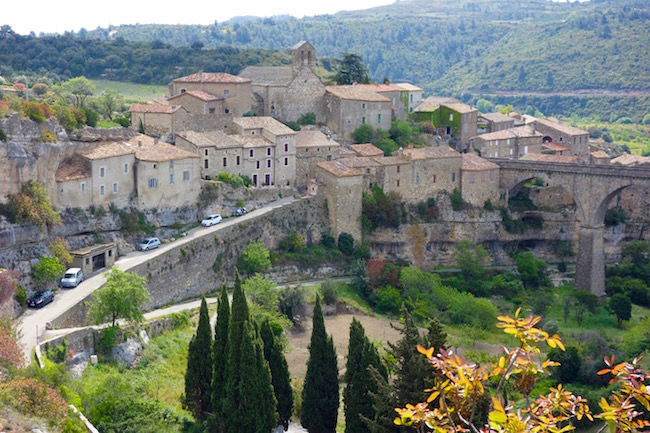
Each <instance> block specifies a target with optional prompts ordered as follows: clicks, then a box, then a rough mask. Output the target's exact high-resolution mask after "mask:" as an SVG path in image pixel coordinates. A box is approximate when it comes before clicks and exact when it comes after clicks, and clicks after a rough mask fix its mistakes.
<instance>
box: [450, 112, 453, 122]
mask: <svg viewBox="0 0 650 433" xmlns="http://www.w3.org/2000/svg"><path fill="white" fill-rule="evenodd" d="M453 120H454V113H449V121H450V122H452V121H453Z"/></svg>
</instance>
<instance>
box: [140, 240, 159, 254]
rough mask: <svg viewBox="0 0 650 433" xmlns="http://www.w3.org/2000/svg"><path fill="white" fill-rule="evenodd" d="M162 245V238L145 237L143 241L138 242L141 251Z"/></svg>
mask: <svg viewBox="0 0 650 433" xmlns="http://www.w3.org/2000/svg"><path fill="white" fill-rule="evenodd" d="M159 246H160V239H158V238H145V239H144V240H143V241H142V242H140V243H139V244H138V249H139V250H140V251H148V250H153V249H154V248H158V247H159Z"/></svg>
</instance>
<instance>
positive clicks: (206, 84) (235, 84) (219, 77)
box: [167, 72, 252, 117]
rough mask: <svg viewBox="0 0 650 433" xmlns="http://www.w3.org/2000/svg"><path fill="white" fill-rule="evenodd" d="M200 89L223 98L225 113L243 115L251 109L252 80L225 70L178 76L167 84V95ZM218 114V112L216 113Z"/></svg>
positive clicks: (170, 96)
mask: <svg viewBox="0 0 650 433" xmlns="http://www.w3.org/2000/svg"><path fill="white" fill-rule="evenodd" d="M190 91H194V92H196V91H200V92H205V93H209V94H210V95H214V96H218V97H221V98H223V114H228V115H230V116H235V117H237V116H243V115H244V113H247V112H249V111H251V95H252V82H251V80H250V79H248V78H243V77H237V76H235V75H230V74H227V73H224V72H219V73H213V72H197V73H196V74H191V75H187V76H185V77H180V78H176V79H175V80H173V81H172V82H171V83H169V85H168V86H167V97H168V99H169V98H173V97H174V96H177V95H180V94H182V93H186V92H190ZM215 114H218V113H215Z"/></svg>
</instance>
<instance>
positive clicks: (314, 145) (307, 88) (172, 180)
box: [0, 41, 650, 294]
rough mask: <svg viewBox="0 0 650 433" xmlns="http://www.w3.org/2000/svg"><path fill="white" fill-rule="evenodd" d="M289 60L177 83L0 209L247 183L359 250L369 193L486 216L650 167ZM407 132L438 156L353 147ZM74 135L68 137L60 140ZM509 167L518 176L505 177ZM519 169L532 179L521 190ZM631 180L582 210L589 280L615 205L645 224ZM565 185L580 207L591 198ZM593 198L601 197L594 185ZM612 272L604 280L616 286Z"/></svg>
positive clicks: (14, 177) (534, 128)
mask: <svg viewBox="0 0 650 433" xmlns="http://www.w3.org/2000/svg"><path fill="white" fill-rule="evenodd" d="M291 54H292V64H291V66H279V67H258V66H250V67H247V68H246V69H244V70H243V71H242V72H241V73H240V74H239V76H234V75H230V74H227V73H205V72H197V73H195V74H192V75H188V76H185V77H180V78H177V79H174V80H173V81H172V82H171V83H169V85H168V89H167V94H166V95H165V97H164V98H159V99H157V100H154V101H151V102H150V103H147V104H133V105H132V106H131V108H130V110H129V111H130V113H131V117H132V129H128V130H125V131H123V132H121V134H122V136H121V137H119V138H118V139H116V138H115V137H108V138H102V137H100V138H96V139H95V140H88V141H90V142H85V143H81V144H80V145H78V146H76V147H70V148H61V149H57V150H56V152H54V151H53V152H52V153H51V154H50V155H49V157H48V158H47V159H48V162H47V164H46V167H47V168H43V167H40V168H34V167H33V165H30V164H22V165H20V166H15V167H14V166H11V167H9V168H4V170H3V171H4V172H5V173H4V174H5V175H6V176H5V179H7V180H8V181H7V182H3V184H2V186H1V188H2V191H1V194H0V196H3V197H4V196H6V195H7V194H9V193H13V192H16V191H17V190H18V189H19V188H20V184H21V183H23V182H26V181H27V180H30V179H36V180H38V181H39V182H41V183H43V184H44V185H45V186H46V188H47V190H48V193H49V195H50V200H51V202H52V203H53V204H54V205H55V206H56V207H58V208H82V209H85V208H88V207H91V206H93V207H97V206H105V207H108V206H117V207H120V208H124V207H135V208H138V209H140V210H147V209H159V208H180V207H186V206H196V204H197V201H198V200H199V195H200V193H201V189H202V184H204V183H205V182H206V181H209V180H210V179H213V178H217V177H218V175H219V174H222V173H226V174H230V175H239V176H246V177H248V178H249V179H250V180H251V183H252V188H254V189H258V190H259V189H267V190H271V191H272V190H276V189H277V190H280V189H290V190H293V191H295V192H298V193H300V194H308V195H313V196H316V195H319V196H321V197H324V199H325V200H326V203H327V210H328V216H329V226H330V230H331V234H332V235H333V236H334V237H335V238H336V237H338V235H340V234H341V233H344V232H345V233H349V234H351V235H352V236H353V238H354V239H355V241H356V242H359V241H361V236H362V229H361V222H360V216H361V207H362V193H363V192H369V191H370V190H371V188H372V187H373V186H374V185H378V186H380V187H382V188H383V190H384V192H386V193H390V192H395V193H397V194H399V196H400V197H401V199H402V200H403V202H404V203H405V204H406V205H413V204H417V203H418V202H421V201H423V200H426V199H427V198H430V197H440V196H441V195H442V196H444V195H449V194H451V193H452V192H453V191H454V190H457V191H458V192H459V193H460V194H461V196H462V198H463V201H464V202H465V203H467V204H469V205H470V206H472V207H474V208H477V209H479V208H480V209H482V208H483V207H484V205H485V204H486V203H493V204H494V205H498V204H499V203H504V202H506V201H507V199H508V195H509V194H514V192H516V190H517V189H519V188H521V186H522V185H523V184H524V183H525V182H526V181H530V180H531V179H534V178H539V177H541V178H543V179H545V182H546V186H550V187H554V186H557V187H559V188H561V187H562V186H563V185H561V184H560V185H557V184H556V183H554V182H553V181H550V182H549V181H548V180H549V179H547V178H548V177H550V173H551V172H556V171H557V172H558V173H559V172H562V170H563V169H562V164H565V165H566V166H567V167H569V168H567V170H568V171H569V172H573V173H576V172H577V171H580V170H582V169H586V170H587V171H589V170H590V169H589V167H594V168H597V167H615V169H616V170H617V171H616V174H617V175H618V174H620V170H621V169H623V168H624V167H625V166H632V167H634V168H635V169H643V168H646V167H650V159H648V158H642V157H634V156H631V155H624V156H622V157H619V158H616V159H613V160H610V157H609V156H608V155H607V154H606V153H605V152H603V151H601V150H598V149H597V148H594V147H592V146H590V143H589V133H588V132H587V131H583V130H580V129H577V128H573V127H570V126H567V125H564V124H562V123H560V122H559V121H557V120H555V119H552V118H549V119H540V118H535V117H532V116H528V115H519V114H517V113H514V112H513V113H510V114H509V115H503V114H500V113H488V114H482V113H479V112H478V110H477V109H476V108H474V107H471V106H469V105H466V104H464V103H462V102H460V101H458V100H456V99H454V98H443V97H436V96H431V97H428V98H426V99H423V91H422V89H420V88H419V87H417V86H415V85H412V84H408V83H386V84H355V85H349V86H341V85H337V86H326V85H324V84H323V82H322V81H321V79H320V78H319V77H318V76H317V75H316V73H315V62H316V52H315V49H314V47H313V46H312V45H311V44H309V43H308V42H305V41H302V42H300V43H298V44H297V45H296V46H294V47H293V48H292V50H291ZM252 113H254V114H255V115H251V114H252ZM307 113H313V115H314V116H315V119H316V122H317V123H318V124H320V125H324V126H323V127H321V128H319V127H315V126H314V127H308V128H304V130H302V131H294V130H293V129H291V128H289V127H288V126H286V125H285V124H284V123H282V122H295V121H296V120H298V118H299V117H300V116H302V115H305V114H307ZM395 119H400V120H405V119H410V120H412V121H415V122H425V123H426V124H428V125H431V126H432V127H433V131H432V134H431V138H432V140H431V141H432V142H431V144H430V145H429V146H426V147H420V148H413V147H412V146H408V147H407V148H403V149H402V148H400V149H399V150H398V151H396V152H394V153H393V154H392V155H390V156H385V155H384V152H383V151H382V150H381V149H379V148H377V147H375V146H374V145H372V144H370V143H366V144H351V134H352V132H353V131H354V130H355V129H356V128H357V127H359V126H360V125H364V124H367V125H370V126H372V127H373V128H381V129H389V128H390V125H391V122H392V121H393V120H395ZM12 122H14V123H15V122H17V119H5V125H4V128H5V130H7V131H8V135H9V136H10V137H11V136H12V127H11V123H12ZM17 128H18V127H17V126H15V125H14V128H13V136H18V135H20V133H19V132H18V131H17ZM136 131H137V132H136ZM138 132H139V133H138ZM63 135H65V132H63V131H62V130H60V128H59V134H58V136H57V137H59V138H60V137H62V136H63ZM70 139H71V140H72V141H74V140H75V139H74V137H70ZM63 141H65V140H63ZM68 141H69V140H68ZM82 141H83V140H82ZM507 161H512V162H517V163H518V164H520V165H517V166H516V167H514V166H513V167H511V166H507V165H506V166H504V164H505V163H506V162H507ZM522 167H523V168H522ZM558 167H559V168H558ZM576 167H578V168H576ZM516 170H519V171H522V170H523V171H524V172H525V173H523V174H522V176H519V177H517V178H516V179H514V181H513V178H512V173H514V172H515V171H516ZM630 173H631V172H630ZM599 176H601V177H602V176H606V175H604V174H603V175H599ZM630 176H631V177H630V179H631V180H629V181H627V183H625V182H624V183H623V184H616V185H617V186H616V188H615V189H614V190H609V189H608V190H607V191H605V192H604V193H603V194H604V195H603V196H602V197H600V196H599V198H596V199H594V201H593V203H594V204H593V205H594V206H596V207H599V209H600V208H602V209H600V210H599V213H598V215H597V216H596V217H594V218H591V219H590V217H586V216H585V215H587V214H588V213H589V212H591V210H589V209H582V207H585V206H586V205H581V204H580V203H577V205H578V207H579V208H580V211H581V212H582V213H581V214H578V215H577V219H578V220H579V222H580V224H581V227H582V226H584V227H588V228H589V229H592V228H594V227H596V230H597V233H596V234H595V235H593V236H592V237H591V238H590V239H591V241H590V242H591V243H590V244H589V245H591V246H590V247H587V251H588V253H589V254H587V255H589V256H590V257H591V255H592V253H593V252H594V251H596V250H598V249H600V250H601V251H600V253H598V252H597V251H596V253H597V254H600V256H601V258H600V259H599V258H598V257H596V259H592V258H590V259H584V260H586V261H585V264H584V265H583V268H584V269H597V270H598V269H600V268H602V269H604V267H603V266H604V264H603V263H599V262H602V248H601V247H602V215H604V212H605V210H606V209H607V207H608V205H609V203H610V200H611V199H612V198H613V197H615V196H616V197H617V200H619V202H623V203H625V204H626V206H628V207H629V208H630V209H631V210H630V212H636V213H637V214H639V215H641V216H643V217H646V216H647V213H648V209H647V205H645V204H644V203H647V202H648V201H647V200H641V201H639V200H636V199H635V198H634V197H635V195H636V196H637V198H638V196H639V194H646V193H645V190H646V189H647V188H645V182H646V180H645V178H646V175H645V174H644V171H643V170H641V171H638V170H636V171H634V173H633V174H632V175H630ZM515 177H516V176H515ZM556 179H562V177H561V176H556ZM603 179H608V178H606V177H604V178H603ZM508 182H510V183H508ZM607 182H608V181H607V180H605V183H607ZM564 186H565V190H567V191H569V192H573V193H574V194H582V192H584V191H583V190H581V189H573V190H572V189H571V188H567V186H566V185H564ZM586 188H587V190H589V188H596V189H597V187H594V186H593V185H592V184H589V185H587V186H586ZM589 194H590V193H589V192H588V193H587V195H589ZM572 198H573V199H574V200H576V202H578V201H579V200H580V197H576V196H575V195H573V196H572ZM567 200H568V201H569V202H570V201H571V197H569V198H567V197H566V194H560V198H556V201H558V202H560V203H565V202H567ZM594 212H595V211H594ZM598 218H600V222H598V221H597V220H598ZM592 226H593V227H592ZM598 230H600V232H598ZM599 233H600V234H599ZM594 236H595V237H594ZM599 236H600V238H599ZM594 239H596V241H595V244H594V242H593V240H594ZM597 239H600V241H598V240H597ZM570 240H571V241H573V239H570ZM580 242H582V240H580ZM585 254H586V253H585ZM578 256H579V257H578V267H580V260H581V259H580V253H579V255H578ZM594 260H595V261H596V262H597V263H596V264H594V263H593V262H594ZM594 266H595V268H594ZM602 269H601V270H598V271H597V272H596V274H597V275H600V274H603V276H602V278H601V279H604V270H602ZM598 278H600V277H598ZM598 278H597V279H598ZM593 284H596V285H597V286H598V288H593V287H592V286H593ZM602 285H603V282H602V281H597V282H595V283H594V280H593V278H592V279H591V280H588V281H586V282H585V283H584V284H582V287H583V288H591V289H592V291H594V293H597V294H601V293H603V290H604V289H603V287H602Z"/></svg>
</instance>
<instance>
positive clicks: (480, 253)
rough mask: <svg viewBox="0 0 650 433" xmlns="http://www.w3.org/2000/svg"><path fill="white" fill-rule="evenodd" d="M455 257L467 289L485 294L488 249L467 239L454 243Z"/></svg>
mask: <svg viewBox="0 0 650 433" xmlns="http://www.w3.org/2000/svg"><path fill="white" fill-rule="evenodd" d="M454 257H455V259H456V264H457V265H458V267H459V268H460V271H461V273H462V274H463V278H464V280H465V290H467V291H470V292H472V293H475V294H478V295H481V294H483V293H482V292H483V280H484V279H485V265H486V264H487V260H488V258H489V254H488V252H487V250H486V249H485V248H483V246H482V245H477V244H475V243H474V242H472V241H470V240H467V239H465V240H462V241H460V242H456V243H455V244H454ZM418 401H419V400H418Z"/></svg>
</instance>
